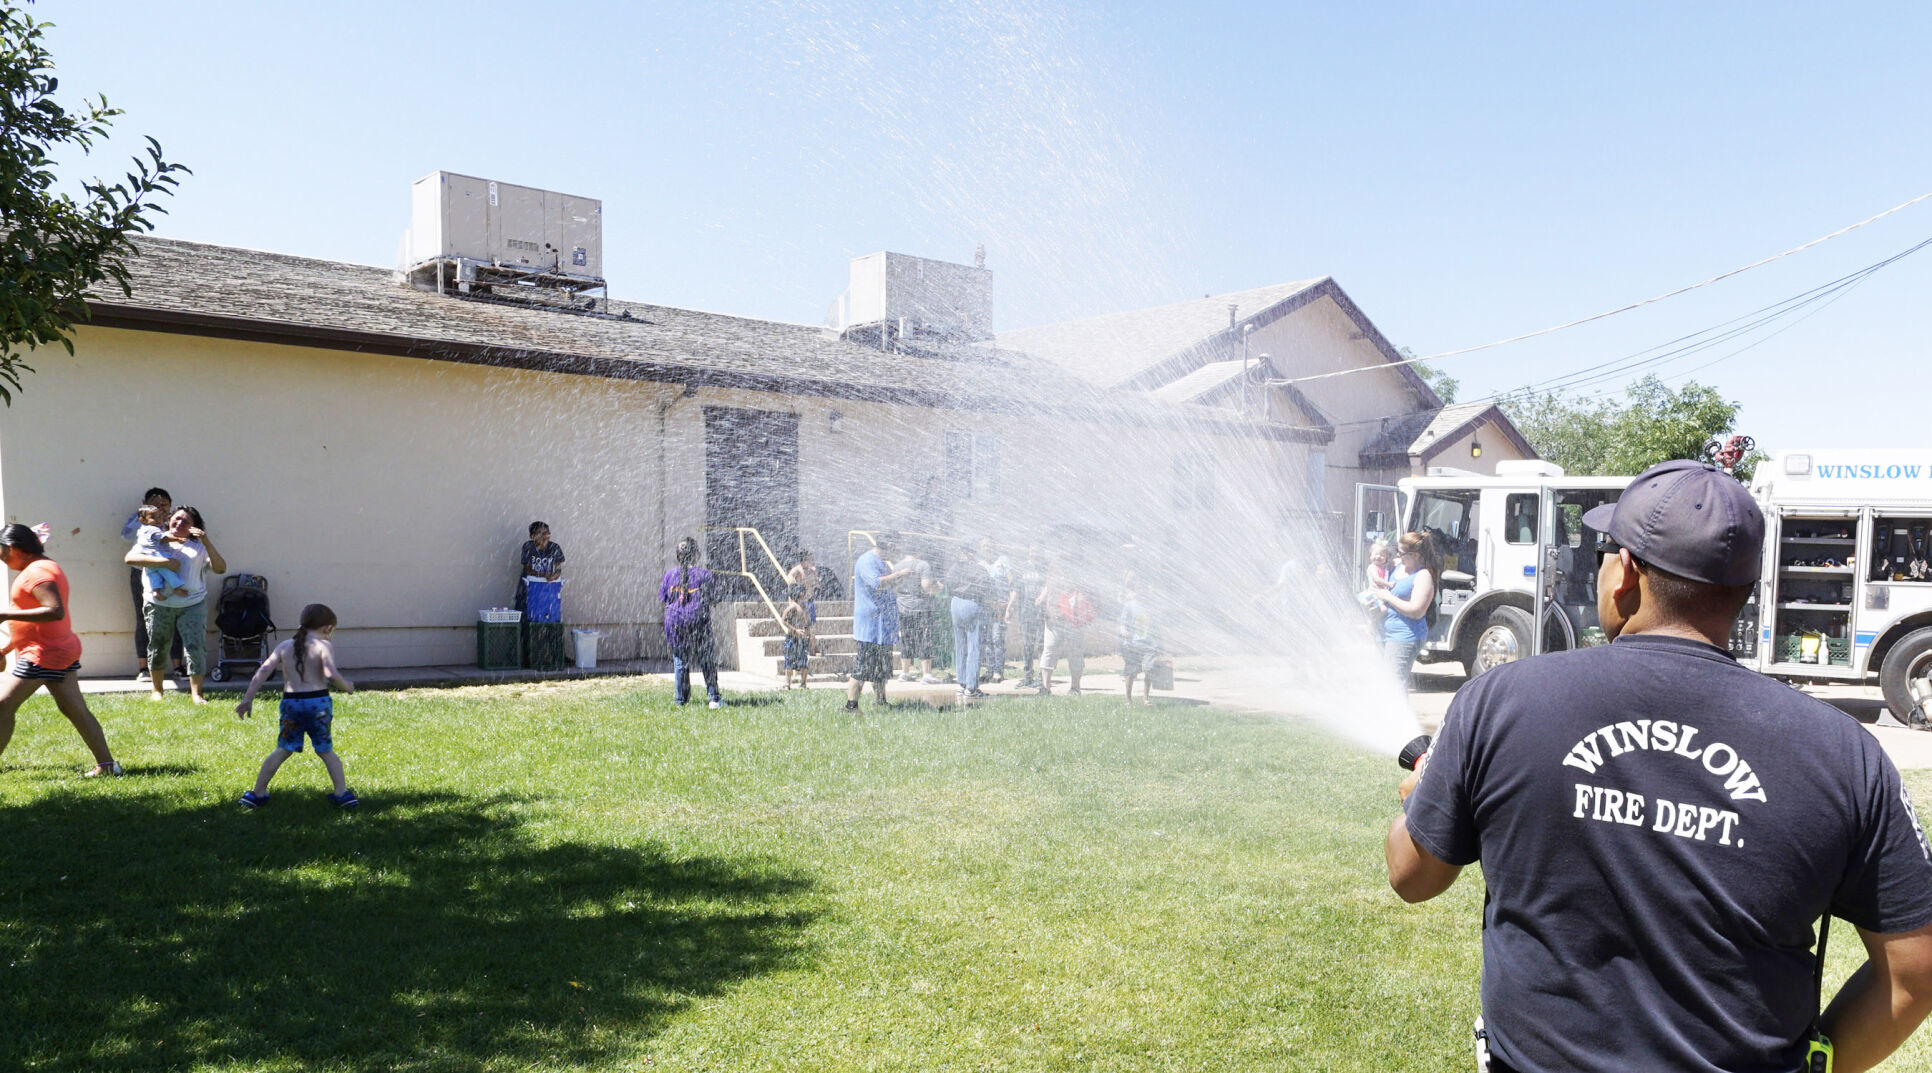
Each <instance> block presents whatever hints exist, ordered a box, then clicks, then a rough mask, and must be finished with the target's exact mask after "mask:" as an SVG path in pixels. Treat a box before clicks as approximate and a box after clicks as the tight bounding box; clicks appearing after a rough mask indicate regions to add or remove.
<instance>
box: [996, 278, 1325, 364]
mask: <svg viewBox="0 0 1932 1073" xmlns="http://www.w3.org/2000/svg"><path fill="white" fill-rule="evenodd" d="M1322 282H1323V281H1322V280H1319V279H1305V280H1301V281H1299V282H1296V283H1278V284H1275V285H1274V286H1272V287H1257V288H1255V289H1254V290H1251V291H1236V292H1234V293H1233V294H1221V295H1215V296H1213V297H1210V298H1199V299H1196V300H1194V301H1191V302H1177V303H1175V304H1173V305H1164V306H1154V307H1152V308H1150V309H1129V310H1125V311H1123V312H1119V313H1107V314H1104V315H1102V316H1098V317H1087V318H1085V319H1084V320H1070V321H1064V322H1062V323H1059V324H1042V325H1040V326H1038V327H1034V328H1018V329H1015V330H1013V331H1006V332H1001V333H999V342H1000V345H1001V346H1003V347H1012V348H1014V349H1018V350H1024V351H1026V352H1027V353H1029V354H1032V355H1033V356H1035V357H1039V358H1045V359H1046V360H1048V361H1050V362H1053V363H1055V364H1057V365H1061V366H1064V367H1065V368H1067V369H1068V370H1070V371H1071V372H1073V373H1074V374H1075V375H1078V376H1080V377H1083V378H1085V379H1087V380H1090V381H1092V382H1093V383H1096V384H1099V385H1101V386H1103V387H1116V386H1123V385H1127V384H1128V383H1129V382H1130V381H1132V380H1134V379H1135V378H1136V377H1137V376H1139V375H1140V374H1142V373H1144V372H1146V371H1147V370H1148V369H1150V368H1153V367H1154V366H1155V365H1158V364H1159V363H1160V362H1162V361H1163V360H1165V359H1167V358H1170V357H1173V356H1174V355H1176V354H1179V353H1181V352H1182V351H1185V350H1188V349H1191V348H1193V347H1194V346H1196V345H1197V344H1199V343H1200V342H1201V341H1202V340H1203V339H1206V338H1208V337H1209V336H1213V335H1217V334H1220V333H1223V332H1226V331H1227V328H1228V306H1230V305H1232V306H1235V307H1236V312H1237V315H1239V316H1241V317H1244V318H1245V317H1249V316H1252V315H1254V314H1256V313H1259V312H1261V311H1262V310H1265V309H1269V308H1271V307H1273V306H1275V305H1278V304H1280V303H1281V302H1284V301H1286V300H1287V299H1289V298H1292V297H1294V296H1295V295H1297V294H1300V293H1302V292H1304V291H1307V290H1309V289H1311V288H1313V287H1315V286H1317V285H1318V284H1320V283H1322ZM1148 386H1152V385H1148Z"/></svg>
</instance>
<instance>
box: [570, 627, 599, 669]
mask: <svg viewBox="0 0 1932 1073" xmlns="http://www.w3.org/2000/svg"><path fill="white" fill-rule="evenodd" d="M602 636H603V634H601V633H599V632H598V631H596V630H571V631H570V637H571V640H572V641H574V642H575V643H576V645H577V669H578V670H580V671H594V670H596V669H597V639H598V638H599V637H602Z"/></svg>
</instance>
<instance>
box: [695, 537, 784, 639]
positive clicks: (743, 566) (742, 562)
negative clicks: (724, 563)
mask: <svg viewBox="0 0 1932 1073" xmlns="http://www.w3.org/2000/svg"><path fill="white" fill-rule="evenodd" d="M701 528H702V530H703V531H705V532H713V531H715V530H718V529H730V530H731V531H732V532H735V533H737V534H738V566H739V569H737V570H713V571H712V573H714V574H724V575H726V576H728V577H741V578H744V579H745V580H747V581H749V582H751V587H752V590H753V591H755V592H757V593H758V599H760V600H762V601H764V604H765V609H766V610H768V611H770V612H771V617H772V621H774V622H781V623H782V622H784V621H785V616H784V615H782V614H780V613H779V611H778V605H777V604H775V603H772V600H771V594H769V593H767V592H766V591H765V583H764V582H762V581H759V580H758V575H757V574H754V573H752V572H751V564H750V563H749V562H747V561H746V557H745V534H746V533H750V534H751V535H752V536H753V537H755V538H756V539H757V541H758V546H759V547H761V548H764V549H765V555H766V556H767V557H769V558H770V559H771V562H772V565H773V566H775V567H777V568H778V576H779V577H781V578H782V577H784V576H785V567H784V564H782V563H780V562H779V561H778V556H776V555H773V554H772V550H771V545H769V544H766V543H765V538H764V536H763V535H762V534H760V533H759V532H758V530H756V529H754V528H752V527H751V526H748V525H732V526H723V525H720V526H710V525H707V526H703V527H701Z"/></svg>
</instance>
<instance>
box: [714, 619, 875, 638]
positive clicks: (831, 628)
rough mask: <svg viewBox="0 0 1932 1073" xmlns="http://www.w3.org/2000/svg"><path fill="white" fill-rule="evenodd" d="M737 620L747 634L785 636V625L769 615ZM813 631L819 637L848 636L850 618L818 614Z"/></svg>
mask: <svg viewBox="0 0 1932 1073" xmlns="http://www.w3.org/2000/svg"><path fill="white" fill-rule="evenodd" d="M738 622H739V625H740V626H741V627H742V628H743V629H745V630H746V631H748V634H749V636H752V637H783V636H785V627H783V626H780V625H779V624H778V623H776V622H773V621H772V620H771V619H770V618H769V617H767V618H758V619H750V620H746V619H739V620H738ZM814 632H816V633H817V634H818V635H819V636H820V637H850V636H852V620H851V619H850V618H833V617H827V616H825V615H820V616H819V617H818V626H817V628H816V630H815V631H814Z"/></svg>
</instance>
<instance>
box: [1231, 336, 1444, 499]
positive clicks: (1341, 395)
mask: <svg viewBox="0 0 1932 1073" xmlns="http://www.w3.org/2000/svg"><path fill="white" fill-rule="evenodd" d="M1250 349H1251V350H1252V352H1253V353H1256V354H1262V353H1266V354H1269V355H1271V356H1273V358H1274V359H1275V365H1276V367H1277V368H1281V369H1288V370H1292V372H1291V374H1290V375H1291V376H1294V377H1304V376H1314V375H1318V374H1321V373H1327V372H1335V371H1338V370H1341V369H1367V370H1368V371H1366V372H1360V373H1353V374H1350V375H1347V376H1338V377H1334V378H1331V379H1327V380H1310V381H1306V382H1302V383H1297V384H1296V385H1295V386H1296V387H1297V388H1298V389H1299V390H1300V391H1301V392H1302V393H1303V394H1304V395H1306V396H1307V397H1308V398H1309V400H1310V401H1312V402H1313V403H1314V404H1315V405H1316V406H1317V407H1319V408H1320V409H1321V411H1322V413H1323V414H1324V415H1325V416H1327V418H1328V419H1329V420H1330V421H1331V422H1333V423H1334V424H1335V439H1334V442H1332V443H1330V444H1328V446H1327V448H1326V452H1327V473H1328V480H1327V490H1326V497H1325V498H1326V504H1325V506H1326V509H1327V511H1328V512H1329V513H1330V514H1334V513H1335V512H1337V511H1340V512H1344V513H1346V512H1348V511H1350V510H1352V509H1353V507H1352V505H1353V503H1354V501H1355V486H1356V485H1357V484H1360V483H1368V484H1389V483H1392V482H1394V481H1395V480H1396V479H1397V478H1398V477H1402V476H1405V475H1406V467H1396V468H1387V469H1364V468H1363V467H1362V465H1361V463H1360V458H1361V453H1362V448H1364V447H1366V446H1367V445H1368V444H1369V443H1370V442H1372V441H1373V440H1374V439H1375V438H1376V436H1377V435H1379V434H1380V433H1381V425H1380V424H1379V419H1380V418H1383V417H1387V416H1392V415H1395V414H1403V413H1409V412H1412V411H1414V410H1416V409H1418V408H1419V404H1418V403H1417V402H1416V399H1415V393H1414V388H1413V387H1411V386H1410V385H1409V382H1408V378H1407V377H1405V376H1403V375H1402V374H1401V372H1399V371H1398V370H1396V369H1394V368H1392V367H1390V366H1389V365H1388V364H1387V361H1388V359H1387V358H1386V357H1384V356H1383V354H1382V352H1381V351H1380V350H1379V349H1377V348H1376V346H1375V344H1374V343H1373V342H1372V341H1370V340H1369V339H1368V338H1367V337H1366V336H1365V335H1363V333H1362V331H1361V329H1360V328H1359V327H1357V326H1356V324H1355V321H1354V320H1353V319H1351V318H1350V317H1349V316H1348V314H1347V313H1345V312H1343V310H1342V308H1341V307H1340V306H1338V305H1336V304H1335V302H1334V300H1333V299H1330V298H1322V299H1319V300H1318V301H1315V302H1312V303H1310V304H1308V305H1306V306H1303V307H1302V308H1300V309H1297V310H1295V311H1294V312H1293V313H1290V314H1288V315H1287V316H1285V317H1282V318H1281V319H1280V320H1277V321H1275V322H1273V323H1272V324H1268V325H1266V326H1264V327H1262V328H1260V329H1258V330H1257V331H1256V332H1255V333H1254V336H1253V338H1252V340H1251V342H1250Z"/></svg>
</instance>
